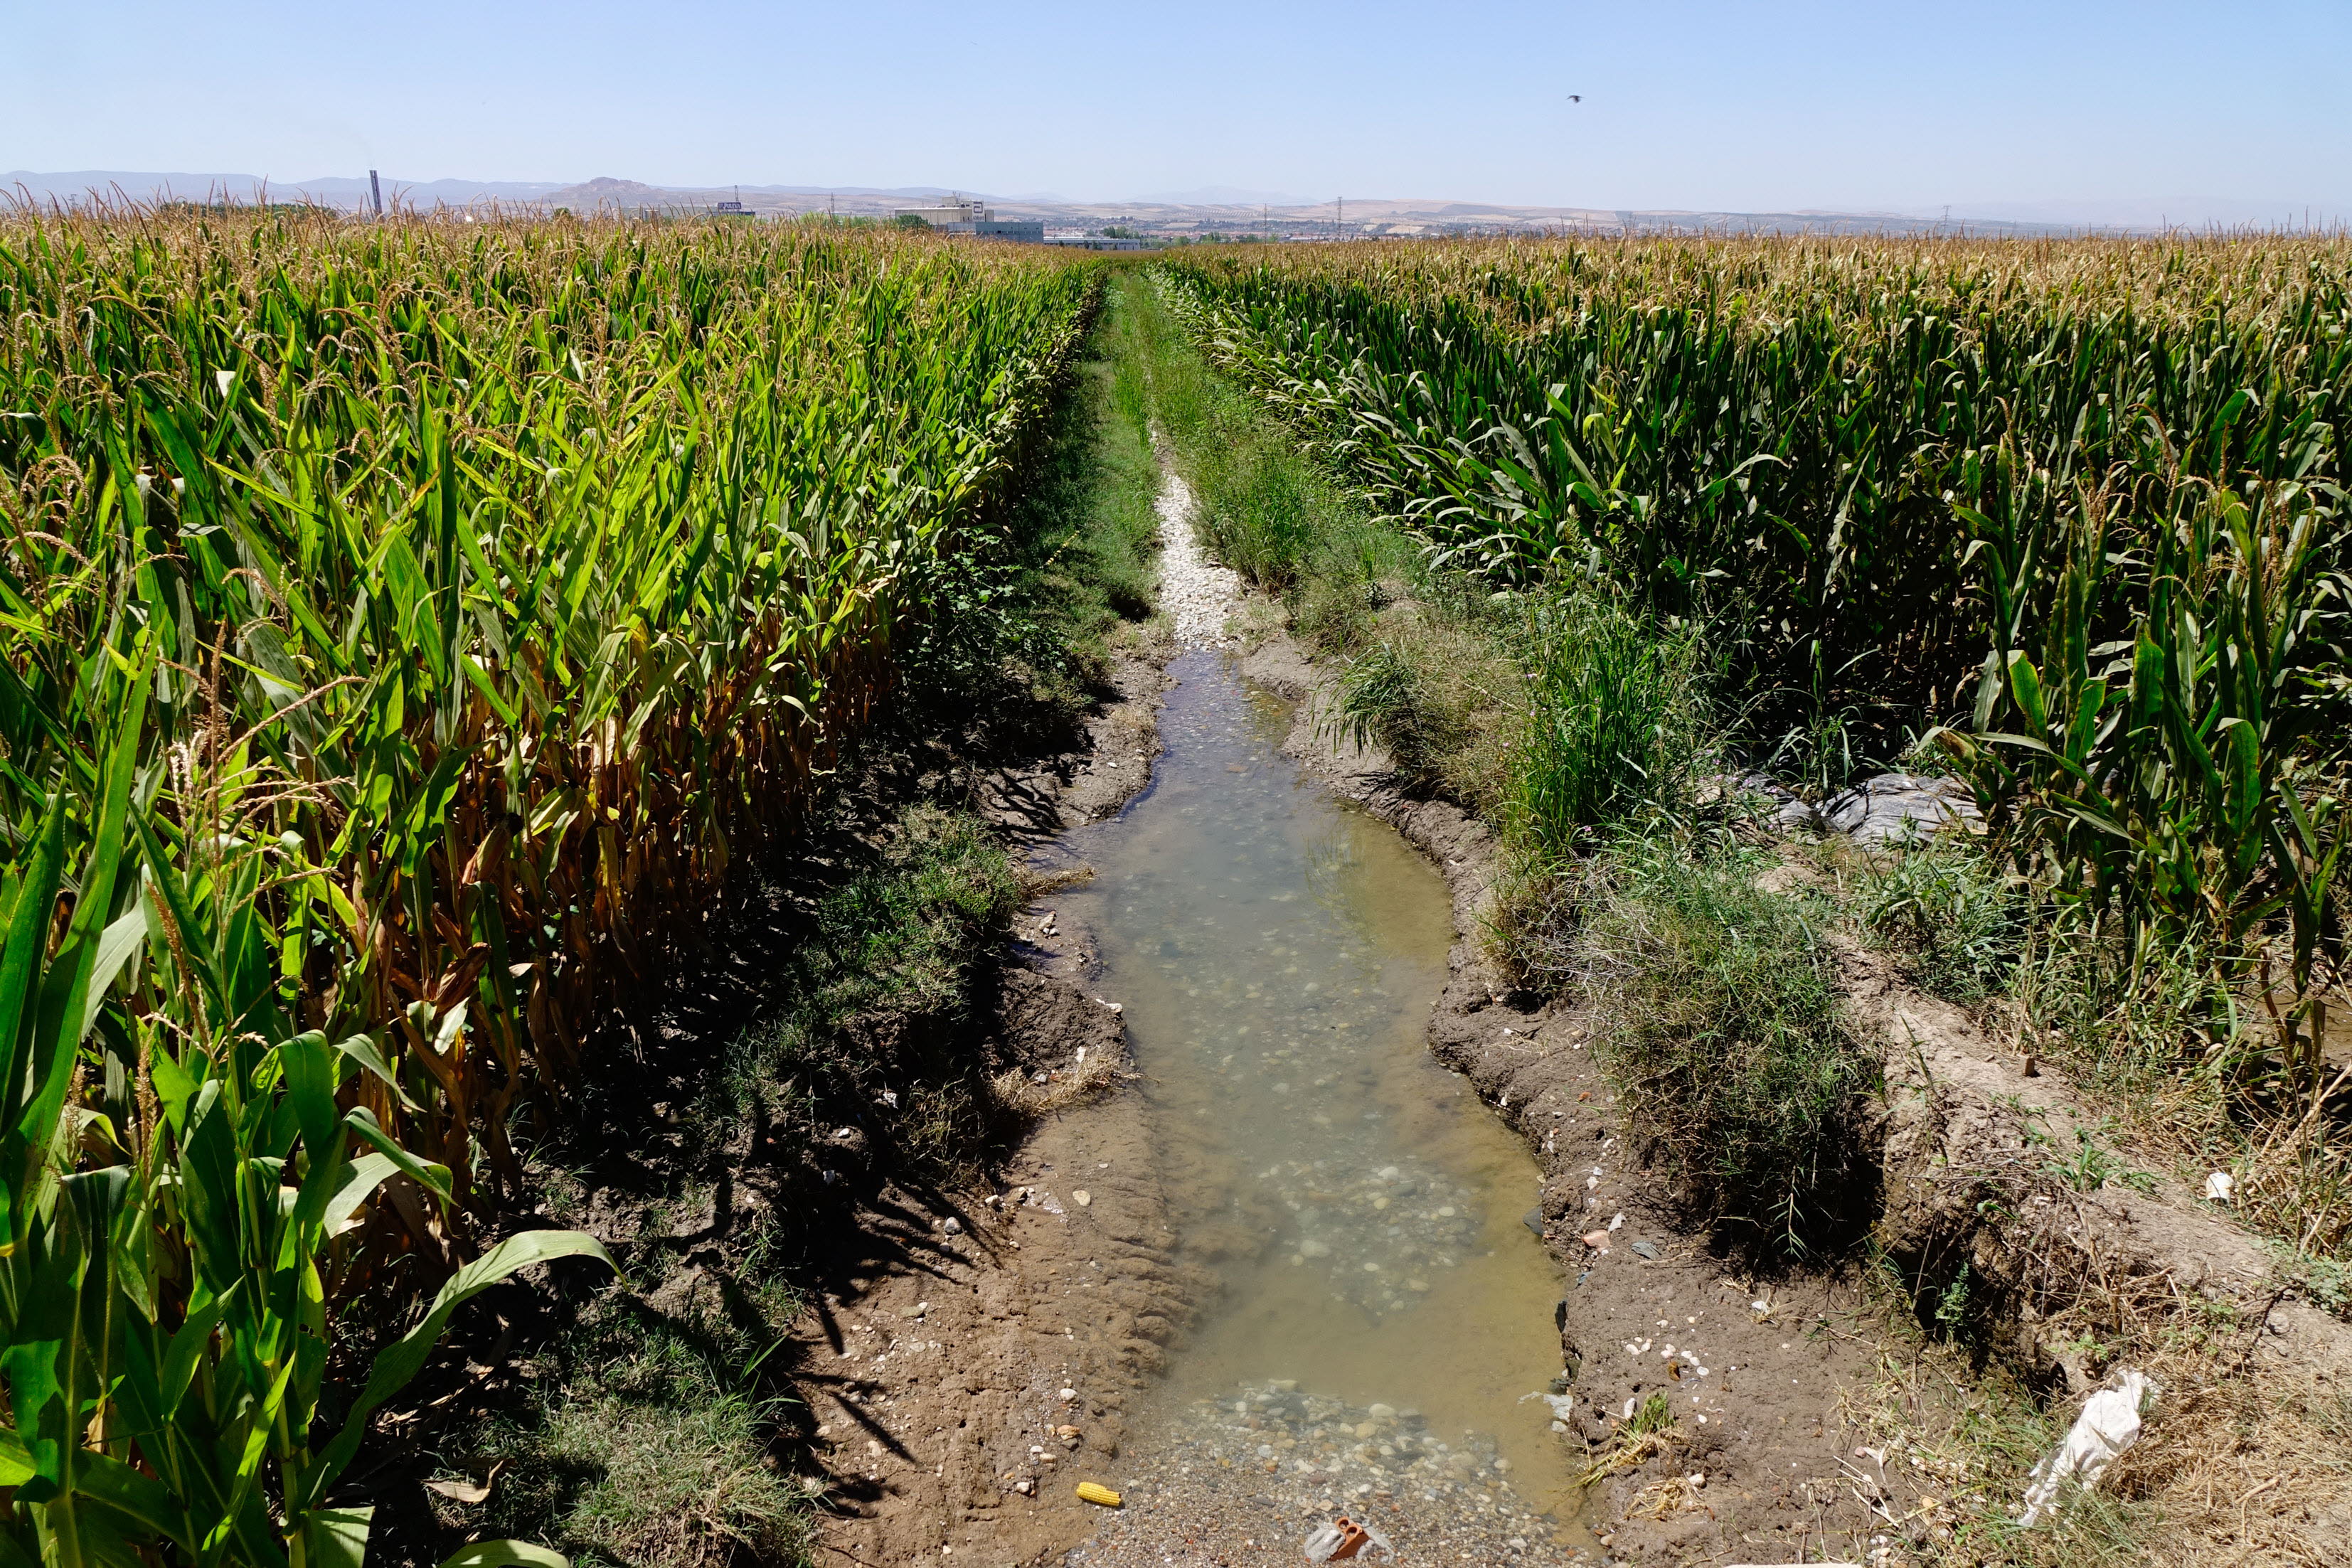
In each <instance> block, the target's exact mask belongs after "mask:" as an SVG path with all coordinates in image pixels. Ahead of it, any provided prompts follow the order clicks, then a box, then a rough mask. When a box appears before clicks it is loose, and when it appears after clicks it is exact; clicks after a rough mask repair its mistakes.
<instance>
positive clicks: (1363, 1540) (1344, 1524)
mask: <svg viewBox="0 0 2352 1568" xmlns="http://www.w3.org/2000/svg"><path fill="white" fill-rule="evenodd" d="M1332 1523H1334V1524H1335V1525H1337V1526H1338V1527H1339V1550H1338V1551H1337V1552H1332V1553H1331V1561H1332V1562H1334V1563H1337V1562H1339V1560H1340V1559H1342V1558H1345V1557H1353V1556H1354V1555H1355V1554H1356V1553H1357V1552H1361V1551H1362V1550H1363V1549H1364V1548H1365V1547H1367V1546H1369V1545H1370V1544H1371V1542H1372V1538H1371V1537H1370V1535H1368V1534H1367V1533H1365V1531H1364V1527H1363V1526H1362V1525H1360V1524H1358V1523H1357V1522H1356V1521H1354V1520H1352V1519H1349V1518H1348V1517H1347V1516H1346V1515H1344V1514H1343V1515H1341V1516H1340V1517H1339V1518H1338V1519H1336V1520H1333V1521H1332Z"/></svg>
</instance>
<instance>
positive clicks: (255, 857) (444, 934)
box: [0, 213, 1091, 1568]
mask: <svg viewBox="0 0 2352 1568" xmlns="http://www.w3.org/2000/svg"><path fill="white" fill-rule="evenodd" d="M1090 287H1091V282H1090V275H1089V274H1088V273H1087V272H1086V271H1085V270H1084V269H1082V268H1074V267H1065V266H1063V265H1061V264H1060V263H1058V262H1056V261H1053V260H1050V259H1047V258H1044V257H1037V258H1034V259H1030V258H1024V257H1021V256H1017V255H1016V254H1015V253H1013V252H1011V251H1010V250H1009V249H1005V250H995V249H994V248H993V247H989V248H982V249H979V250H974V249H971V248H969V247H967V248H964V249H961V250H959V249H956V248H954V247H950V246H942V245H937V244H933V243H931V242H929V241H926V240H921V239H916V240H908V239H906V238H903V237H888V236H881V235H868V236H866V237H862V238H860V237H856V236H848V237H845V236H844V235H841V234H839V233H838V232H828V231H825V230H823V229H817V228H810V229H800V230H788V231H778V230H775V229H772V228H762V229H759V230H751V229H740V228H731V227H730V228H718V227H703V226H698V225H641V226H629V225H602V224H600V225H580V224H570V223H562V222H559V223H554V224H507V223H492V224H487V225H454V224H442V223H436V222H425V221H394V222H392V223H389V224H376V225H341V224H339V223H337V222H336V221H334V220H333V219H331V218H327V217H322V216H305V215H299V214H297V215H238V214H183V215H179V216H170V217H166V216H160V215H154V214H136V213H131V214H112V215H100V216H97V217H89V218H78V219H77V218H51V219H37V218H33V217H28V216H19V217H16V218H13V219H7V220H5V221H0V313H4V314H5V322H0V616H5V623H6V638H5V652H0V835H5V841H0V857H5V883H0V928H5V952H4V953H0V1042H5V1045H6V1048H7V1051H8V1058H7V1068H6V1071H5V1076H0V1166H5V1171H0V1206H5V1210H0V1228H5V1235H0V1314H5V1322H6V1328H7V1334H6V1349H5V1357H0V1374H5V1379H6V1382H7V1387H8V1396H9V1400H10V1412H11V1418H12V1425H11V1426H10V1427H6V1428H5V1429H0V1485H5V1486H8V1487H10V1488H12V1489H13V1498H14V1507H13V1509H10V1510H8V1511H6V1517H5V1521H0V1544H5V1553H6V1555H7V1556H8V1557H9V1558H10V1559H11V1560H12V1561H28V1562H30V1561H38V1562H46V1563H71V1564H79V1563H109V1564H130V1563H141V1562H151V1563H152V1562H153V1561H156V1560H158V1559H157V1555H156V1554H157V1553H158V1552H162V1553H163V1554H164V1555H165V1556H167V1557H169V1558H172V1559H175V1560H184V1561H188V1562H192V1563H260V1564H271V1565H276V1564H281V1563H290V1564H293V1565H294V1568H305V1565H308V1564H323V1563H334V1564H344V1565H348V1568H359V1565H360V1563H361V1562H362V1556H363V1553H364V1551H365V1542H366V1535H367V1527H368V1518H367V1513H368V1511H367V1510H366V1509H365V1508H354V1507H348V1506H342V1505H341V1500H339V1499H338V1498H337V1497H336V1495H335V1491H334V1489H335V1486H336V1483H337V1480H338V1478H339V1477H340V1476H341V1475H342V1473H343V1471H344V1470H345V1468H346V1467H347V1466H348V1465H349V1463H350V1461H351V1459H352V1456H353V1454H354V1452H355V1451H356V1448H357V1446H358V1444H359V1442H360V1440H361V1437H362V1434H363V1433H364V1431H365V1430H366V1427H367V1421H368V1416H369V1414H370V1412H371V1411H372V1410H373V1409H374V1408H375V1407H376V1406H379V1405H381V1404H382V1403H383V1400H384V1399H385V1398H387V1397H388V1396H391V1395H392V1394H394V1393H395V1392H397V1390H398V1389H399V1387H400V1386H401V1385H402V1384H403V1383H404V1382H405V1381H406V1380H407V1378H408V1377H409V1376H411V1375H414V1374H415V1371H416V1370H417V1369H418V1367H419V1366H420V1365H421V1364H423V1362H424V1360H425V1357H426V1355H427V1354H429V1353H430V1351H431V1349H432V1347H433V1345H434V1343H436V1340H437V1339H438V1337H439V1335H440V1333H441V1332H442V1329H443V1328H444V1327H445V1325H446V1323H447V1322H448V1319H449V1317H450V1314H451V1313H453V1312H455V1311H456V1310H457V1307H458V1306H459V1305H461V1304H462V1303H463V1302H464V1301H466V1300H467V1298H468V1297H469V1296H471V1295H473V1294H474V1293H476V1292H478V1291H481V1290H483V1289H485V1288H487V1287H488V1285H490V1284H493V1283H495V1282H497V1281H499V1280H500V1279H503V1278H505V1277H506V1276H507V1275H509V1274H510V1273H512V1272H513V1271H514V1270H517V1269H520V1268H521V1267H524V1266H525V1265H527V1264H530V1263H532V1262H537V1261H542V1260H548V1259H551V1258H558V1257H562V1256H567V1255H579V1254H588V1255H593V1256H595V1257H599V1258H601V1256H602V1254H601V1251H600V1249H597V1247H596V1245H595V1243H594V1242H593V1241H592V1240H590V1239H587V1238H585V1237H583V1236H579V1235H576V1234H573V1233H569V1232H549V1231H538V1232H526V1233H523V1234H521V1235H520V1236H515V1237H511V1238H509V1239H507V1240H504V1241H502V1242H499V1244H498V1245H496V1246H492V1247H488V1248H487V1249H485V1248H484V1247H483V1246H482V1244H481V1242H482V1238H483V1235H484V1232H485V1229H486V1222H487V1220H488V1218H489V1217H490V1216H491V1215H492V1214H493V1212H494V1210H495V1206H496V1204H497V1202H498V1200H499V1197H500V1196H501V1195H502V1193H504V1192H505V1191H506V1190H508V1189H509V1187H510V1186H511V1184H512V1183H513V1182H514V1181H515V1180H516V1178H517V1177H518V1176H519V1174H520V1168H519V1163H518V1155H517V1153H516V1142H517V1139H518V1136H519V1135H521V1134H525V1133H527V1132H528V1131H529V1130H530V1128H531V1127H532V1126H534V1125H536V1124H541V1123H542V1122H543V1121H544V1119H545V1118H547V1117H549V1116H550V1115H551V1114H555V1113H560V1112H561V1109H562V1105H563V1103H564V1099H565V1095H566V1093H567V1091H568V1090H569V1089H570V1088H571V1087H572V1085H574V1084H575V1083H576V1082H577V1077H578V1073H579V1071H580V1066H581V1063H580V1043H581V1041H582V1040H583V1037H584V1036H585V1035H586V1034H587V1033H588V1032H589V1031H590V1030H593V1028H594V1027H595V1026H596V1025H597V1024H598V1023H599V1021H600V1020H602V1019H605V1018H607V1017H609V1016H610V1015H611V1013H612V1011H613V1009H614V1007H615V1006H616V1005H617V1004H619V1003H620V1002H621V1001H622V1000H623V999H624V998H626V997H627V996H628V995H629V994H630V992H631V991H632V990H633V989H634V988H637V987H639V986H640V985H642V984H643V983H644V982H645V981H646V979H647V978H648V977H652V976H654V975H656V973H658V972H659V971H660V970H661V968H662V967H663V966H664V965H665V964H667V963H668V962H669V961H670V960H671V959H672V958H674V957H675V956H677V954H678V953H680V952H681V951H683V950H685V949H686V948H688V947H690V946H692V945H693V944H694V943H696V941H697V940H698V936H699V931H700V927H699V925H698V920H699V918H700V916H701V915H702V912H703V911H705V910H706V909H707V908H708V907H709V905H710V904H711V903H712V900H713V897H714V895H715V894H716V893H717V892H718V891H719V888H720V887H721V885H722V883H723V881H724V879H725V877H726V874H727V872H728V868H729V866H730V863H731V862H736V861H739V860H740V859H742V858H743V857H746V856H752V855H757V854H758V853H760V852H761V848H762V846H763V845H764V844H766V843H768V842H769V841H772V840H773V839H774V838H776V836H777V835H779V834H782V833H788V832H790V831H793V828H794V826H795V824H796V823H797V822H798V821H800V819H801V815H802V813H803V811H804V810H805V809H806V808H807V807H808V806H809V805H810V804H811V799H812V789H813V780H814V779H815V778H816V777H817V776H818V775H819V774H820V773H821V771H822V770H823V769H824V767H825V766H826V765H827V763H828V762H829V761H830V760H831V759H832V758H834V756H835V754H836V752H837V749H838V747H840V746H841V744H842V743H843V741H844V740H845V737H848V736H850V735H851V734H852V733H854V732H855V730H856V728H857V727H858V725H859V724H860V722H861V720H862V719H863V718H865V717H866V716H867V714H868V713H869V712H870V710H871V709H872V708H873V706H874V705H875V704H876V703H877V700H879V699H880V698H881V697H883V696H884V695H886V693H887V689H888V686H889V685H890V680H891V646H892V637H893V633H894V630H895V629H897V628H898V627H900V626H902V625H904V624H905V623H906V622H907V621H908V618H909V617H912V616H918V615H920V614H921V613H922V612H923V610H924V605H923V602H922V598H921V588H920V585H921V583H922V582H923V581H924V580H925V573H926V571H927V570H928V568H929V566H930V565H931V564H932V563H933V562H934V561H935V560H936V559H937V558H938V557H939V555H940V552H942V551H943V550H947V549H953V548H954V547H955V543H956V539H957V537H958V533H959V529H960V528H961V525H962V524H963V523H964V522H966V521H967V520H969V519H971V518H972V517H975V516H977V515H978V514H979V513H980V512H981V511H982V510H983V509H985V508H986V507H989V506H991V505H992V503H993V501H994V500H995V498H996V497H998V496H999V495H1000V494H1001V493H1002V491H1003V488H1004V486H1005V484H1006V481H1007V477H1008V475H1009V473H1010V471H1011V468H1012V466H1013V464H1014V462H1015V461H1016V459H1017V457H1018V455H1019V454H1020V452H1021V450H1022V447H1023V444H1024V441H1026V440H1027V439H1029V437H1030V436H1031V434H1033V432H1034V429H1035V428H1036V425H1037V423H1038V422H1039V421H1040V420H1041V418H1042V417H1043V415H1044V413H1045V410H1046V407H1047V404H1048V402H1049V401H1050V399H1051V398H1052V396H1053V395H1054V392H1055V386H1056V384H1057V382H1058V381H1059V378H1060V376H1061V375H1062V373H1063V368H1064V365H1065V362H1066V360H1067V359H1068V357H1069V356H1070V355H1071V354H1072V352H1073V351H1074V350H1075V348H1076V343H1077V341H1078V340H1079V335H1080V333H1081V331H1082V329H1083V327H1084V323H1085V319H1086V317H1087V311H1088V300H1089V289H1090ZM362 1289H364V1290H367V1291H371V1292H384V1293H385V1295H384V1296H383V1299H385V1300H388V1301H401V1300H406V1299H410V1298H411V1297H412V1296H416V1295H430V1297H431V1299H430V1301H429V1304H428V1305H427V1306H426V1308H425V1312H424V1314H423V1316H422V1317H421V1318H420V1319H419V1320H418V1321H417V1322H415V1326H414V1327H413V1328H411V1329H410V1330H409V1331H408V1332H407V1333H405V1335H404V1336H401V1337H396V1338H394V1337H389V1336H388V1338H387V1343H385V1345H384V1348H383V1349H382V1350H381V1351H380V1352H379V1353H378V1354H377V1355H376V1356H375V1359H374V1361H373V1368H372V1370H371V1371H370V1372H369V1374H368V1375H367V1376H366V1378H365V1380H364V1382H363V1384H362V1385H360V1386H358V1387H356V1388H349V1387H346V1388H341V1389H340V1390H337V1389H331V1388H330V1386H329V1379H328V1365H329V1356H330V1350H331V1343H332V1339H333V1333H332V1327H333V1323H334V1321H335V1316H336V1309H337V1306H338V1304H339V1303H340V1302H342V1301H347V1300H349V1299H350V1298H351V1297H352V1295H353V1294H354V1292H356V1291H361V1290H362ZM435 1292H437V1293H435ZM328 1417H332V1418H335V1419H336V1420H339V1422H340V1425H337V1426H334V1427H332V1429H331V1430H327V1429H326V1428H327V1427H328V1426H329V1421H328V1420H327V1419H326V1418H328ZM460 1555H461V1557H464V1558H465V1559H466V1560H467V1561H469V1562H473V1563H498V1562H539V1561H545V1560H550V1559H552V1557H553V1554H552V1553H548V1552H541V1551H539V1550H538V1549H534V1548H529V1547H524V1546H520V1545H517V1544H513V1543H503V1542H499V1543H487V1544H481V1545H477V1546H474V1547H470V1548H468V1549H467V1552H465V1553H461V1554H460ZM453 1561H456V1560H454V1559H453Z"/></svg>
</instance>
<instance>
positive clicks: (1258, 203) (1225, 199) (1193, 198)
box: [1032, 185, 1330, 207]
mask: <svg viewBox="0 0 2352 1568" xmlns="http://www.w3.org/2000/svg"><path fill="white" fill-rule="evenodd" d="M1032 199H1033V200H1034V199H1039V198H1032ZM1042 199H1043V200H1045V201H1051V200H1053V198H1052V197H1050V196H1047V197H1044V198H1042ZM1322 199H1323V200H1326V201H1328V200H1329V199H1330V198H1328V197H1324V198H1322ZM1135 200H1137V201H1139V202H1156V203H1158V204H1160V205H1162V206H1170V207H1304V206H1307V205H1310V204H1313V203H1314V202H1315V201H1316V200H1317V198H1315V197H1313V196H1291V195H1286V194H1284V193H1282V192H1280V191H1250V190H1244V189H1243V188H1242V187H1241V186H1239V185H1200V186H1195V187H1194V188H1193V189H1192V190H1190V191H1161V192H1159V193H1156V194H1152V195H1148V196H1138V197H1136V198H1135Z"/></svg>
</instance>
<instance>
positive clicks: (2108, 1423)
mask: <svg viewBox="0 0 2352 1568" xmlns="http://www.w3.org/2000/svg"><path fill="white" fill-rule="evenodd" d="M2157 1392H2158V1389H2157V1386H2156V1385H2155V1384H2154V1383H2153V1382H2152V1381H2150V1380H2149V1379H2148V1377H2147V1375H2145V1374H2143V1373H2138V1372H2130V1371H2126V1372H2125V1373H2124V1374H2122V1375H2121V1377H2120V1378H2119V1379H2118V1381H2117V1385H2116V1386H2115V1387H2113V1388H2103V1389H2101V1390H2100V1391H2099V1392H2098V1393H2096V1394H2094V1395H2092V1396H2091V1397H2090V1398H2089V1399H2088V1400H2086V1401H2085V1402H2084V1406H2083V1413H2082V1414H2081V1415H2080V1416H2075V1417H2074V1427H2073V1429H2072V1430H2070V1431H2069V1432H2068V1433H2067V1434H2066V1440H2065V1441H2064V1442H2063V1443H2061V1444H2059V1445H2058V1446H2057V1447H2056V1448H2053V1449H2051V1450H2050V1452H2048V1453H2046V1454H2044V1455H2042V1462H2041V1463H2039V1464H2037V1465H2035V1466H2034V1467H2033V1474H2032V1477H2031V1478H2030V1479H2032V1485H2031V1486H2029V1487H2027V1488H2026V1489H2025V1512H2024V1514H2023V1515H2022V1516H2021V1517H2020V1518H2019V1520H2018V1522H2019V1523H2020V1524H2022V1525H2028V1526H2031V1525H2032V1524H2033V1523H2035V1522H2036V1521H2039V1520H2040V1519H2041V1518H2042V1515H2044V1514H2045V1513H2048V1512H2049V1511H2051V1505H2052V1504H2053V1502H2055V1501H2056V1500H2057V1499H2058V1489H2059V1488H2061V1487H2063V1485H2065V1484H2066V1483H2067V1482H2068V1481H2070V1480H2072V1481H2080V1482H2081V1483H2082V1484H2083V1485H2084V1486H2089V1485H2090V1484H2092V1483H2093V1482H2094V1481H2095V1480H2097V1479H2099V1472H2100V1471H2101V1470H2104V1469H2106V1468H2107V1465H2108V1464H2109V1462H2110V1461H2112V1460H2113V1459H2114V1458H2115V1457H2116V1455H2117V1454H2120V1453H2122V1452H2123V1451H2124V1450H2125V1449H2126V1448H2130V1447H2131V1446H2132V1445H2133V1444H2134V1443H2137V1441H2139V1412H2140V1406H2141V1405H2142V1404H2143V1403H2145V1402H2146V1400H2147V1396H2150V1395H2153V1394H2155V1393H2157Z"/></svg>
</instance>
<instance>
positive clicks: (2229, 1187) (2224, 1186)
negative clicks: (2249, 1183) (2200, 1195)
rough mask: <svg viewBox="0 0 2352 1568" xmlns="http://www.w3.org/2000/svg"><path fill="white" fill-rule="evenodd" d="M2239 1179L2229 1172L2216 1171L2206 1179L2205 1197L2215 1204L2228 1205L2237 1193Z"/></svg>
mask: <svg viewBox="0 0 2352 1568" xmlns="http://www.w3.org/2000/svg"><path fill="white" fill-rule="evenodd" d="M2237 1188H2238V1183H2237V1178H2236V1177H2234V1176H2231V1174H2230V1173H2229V1172H2228V1171H2215V1172H2214V1173H2213V1174H2212V1175H2211V1176H2207V1177H2206V1178H2205V1196H2206V1197H2209V1198H2210V1199H2212V1200H2213V1201H2214V1202H2215V1203H2227V1202H2229V1201H2230V1197H2231V1194H2233V1193H2234V1192H2236V1191H2237Z"/></svg>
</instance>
